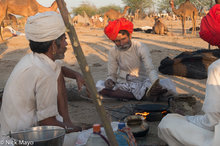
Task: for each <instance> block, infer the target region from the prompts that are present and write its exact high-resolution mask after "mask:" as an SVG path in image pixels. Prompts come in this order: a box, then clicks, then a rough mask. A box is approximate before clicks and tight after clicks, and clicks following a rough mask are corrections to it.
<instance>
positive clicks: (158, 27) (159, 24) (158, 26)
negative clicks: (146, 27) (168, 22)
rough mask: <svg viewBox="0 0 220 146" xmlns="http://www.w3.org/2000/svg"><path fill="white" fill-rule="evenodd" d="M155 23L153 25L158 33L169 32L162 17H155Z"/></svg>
mask: <svg viewBox="0 0 220 146" xmlns="http://www.w3.org/2000/svg"><path fill="white" fill-rule="evenodd" d="M154 20H155V24H154V26H153V31H154V33H156V34H159V35H164V34H167V32H168V28H167V27H166V26H165V25H164V24H163V23H162V20H161V18H160V17H155V19H154Z"/></svg>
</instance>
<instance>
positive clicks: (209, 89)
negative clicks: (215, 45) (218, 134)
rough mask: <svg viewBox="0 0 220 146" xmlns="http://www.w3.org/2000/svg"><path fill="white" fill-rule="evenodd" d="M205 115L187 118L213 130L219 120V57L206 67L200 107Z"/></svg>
mask: <svg viewBox="0 0 220 146" xmlns="http://www.w3.org/2000/svg"><path fill="white" fill-rule="evenodd" d="M202 110H203V111H204V112H205V115H197V116H189V117H187V119H188V120H189V121H190V122H192V123H194V124H196V125H197V126H199V127H202V128H205V129H208V130H214V127H215V125H217V124H218V123H219V121H220V59H218V60H216V61H215V62H213V63H212V64H211V65H210V66H209V68H208V79H207V82H206V95H205V101H204V104H203V107H202Z"/></svg>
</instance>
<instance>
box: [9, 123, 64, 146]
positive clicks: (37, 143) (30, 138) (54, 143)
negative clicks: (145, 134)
mask: <svg viewBox="0 0 220 146" xmlns="http://www.w3.org/2000/svg"><path fill="white" fill-rule="evenodd" d="M9 136H10V137H11V138H12V139H13V140H14V145H15V146H25V145H33V146H62V145H63V141H64V136H65V130H64V128H62V127H58V126H37V127H32V128H29V129H26V130H23V131H19V132H11V133H10V134H9Z"/></svg>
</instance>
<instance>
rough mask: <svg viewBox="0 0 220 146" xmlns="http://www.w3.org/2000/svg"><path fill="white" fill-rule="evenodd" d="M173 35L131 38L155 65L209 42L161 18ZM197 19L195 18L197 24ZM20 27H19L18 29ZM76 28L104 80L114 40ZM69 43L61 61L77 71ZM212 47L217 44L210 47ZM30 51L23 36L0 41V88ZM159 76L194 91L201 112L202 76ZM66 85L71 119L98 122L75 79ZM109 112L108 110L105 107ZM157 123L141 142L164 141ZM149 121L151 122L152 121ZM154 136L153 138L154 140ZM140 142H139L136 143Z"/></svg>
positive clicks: (96, 77)
mask: <svg viewBox="0 0 220 146" xmlns="http://www.w3.org/2000/svg"><path fill="white" fill-rule="evenodd" d="M153 23H154V20H153V19H147V20H138V21H134V27H135V28H136V27H142V26H153ZM164 23H165V24H166V25H167V27H168V29H169V31H170V32H172V33H173V35H172V36H167V35H164V36H160V35H156V34H147V33H143V32H134V33H133V35H132V36H133V39H136V40H138V41H141V42H143V43H145V44H146V45H147V46H148V47H149V49H150V51H151V55H152V59H153V64H154V65H155V68H156V69H157V68H158V67H159V64H160V61H161V60H162V59H163V58H165V57H167V56H169V57H170V58H173V57H175V56H176V55H178V54H180V53H181V52H183V51H195V50H199V49H207V48H208V44H207V43H206V42H205V41H203V40H202V39H200V38H199V35H198V32H197V35H196V36H192V35H191V34H189V33H190V32H188V34H187V35H186V36H184V37H183V36H182V35H181V23H180V21H178V20H177V21H171V20H170V21H167V20H164ZM199 24H200V20H198V25H199ZM186 25H187V28H190V27H191V22H190V21H188V22H187V23H186ZM21 31H22V30H21ZM76 31H77V34H78V37H79V40H80V43H81V47H82V49H83V52H84V55H85V57H86V59H87V62H88V64H89V67H90V71H91V74H92V76H93V78H94V81H95V82H96V81H98V80H100V79H102V80H104V79H105V78H106V75H107V59H108V51H109V49H110V48H111V47H112V46H113V43H112V42H111V41H109V40H108V39H107V37H106V36H105V35H104V33H103V29H102V28H93V27H80V26H76ZM68 42H69V45H68V49H67V52H66V54H65V59H64V62H65V64H66V65H67V66H69V67H70V68H72V69H74V70H76V71H79V72H80V67H79V65H78V63H77V60H76V58H75V56H74V53H73V49H72V47H71V45H70V41H69V40H68ZM211 48H212V49H214V48H216V47H211ZM28 52H30V49H29V47H28V41H27V40H26V38H25V36H17V37H10V38H8V39H7V41H6V42H5V43H2V44H0V70H1V71H0V89H3V88H4V86H5V84H6V81H7V79H8V77H9V75H10V73H11V71H12V69H13V67H14V66H15V65H16V63H17V62H18V61H19V60H20V58H21V57H22V56H24V55H25V54H27V53H28ZM159 76H160V77H161V78H167V77H168V78H170V79H172V80H173V81H174V83H175V84H176V87H177V88H176V89H177V91H178V93H187V94H188V93H189V94H193V95H194V96H195V97H196V98H197V103H198V104H197V106H195V107H194V108H195V111H196V112H197V113H199V112H200V107H201V103H202V102H203V99H204V94H205V82H206V79H204V80H196V79H188V78H184V77H178V76H167V75H163V74H161V73H159ZM67 87H68V88H69V91H70V92H69V111H70V115H71V118H72V120H73V121H75V122H84V123H88V124H93V123H100V119H99V116H98V114H97V112H96V109H95V106H94V105H93V103H92V102H91V101H89V100H86V99H83V98H80V96H82V95H81V94H80V95H79V94H78V93H77V91H76V89H77V88H76V83H75V81H73V80H67ZM138 103H144V102H143V101H119V100H116V99H104V100H103V104H104V106H107V107H110V108H116V107H118V106H123V105H128V104H138ZM107 112H108V111H107ZM157 124H158V123H153V125H154V126H152V127H151V128H150V133H149V136H147V137H144V138H143V139H142V140H146V139H147V141H148V142H147V144H146V142H145V144H143V145H158V144H164V143H163V142H162V141H159V140H158V139H157V133H156V127H157ZM151 125H152V124H151ZM153 139H154V140H153ZM139 145H142V144H140V143H139Z"/></svg>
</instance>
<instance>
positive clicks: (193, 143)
mask: <svg viewBox="0 0 220 146" xmlns="http://www.w3.org/2000/svg"><path fill="white" fill-rule="evenodd" d="M158 136H159V137H160V138H161V139H162V140H164V141H165V142H166V143H167V144H168V145H169V146H211V143H212V141H213V137H214V132H213V131H210V130H206V129H204V128H200V127H198V126H196V125H194V124H193V123H190V122H188V121H187V120H186V118H185V117H184V116H181V115H179V114H168V115H167V116H165V117H164V118H163V119H162V121H161V122H160V124H159V126H158Z"/></svg>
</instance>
